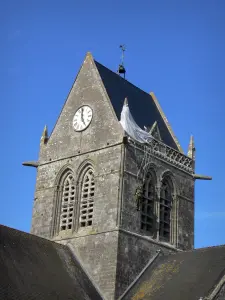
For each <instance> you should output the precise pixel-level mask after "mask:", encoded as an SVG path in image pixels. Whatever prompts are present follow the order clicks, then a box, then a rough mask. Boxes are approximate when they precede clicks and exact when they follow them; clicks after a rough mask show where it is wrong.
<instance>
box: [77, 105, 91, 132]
mask: <svg viewBox="0 0 225 300" xmlns="http://www.w3.org/2000/svg"><path fill="white" fill-rule="evenodd" d="M92 116H93V113H92V109H91V108H90V107H89V106H87V105H84V106H81V107H80V108H79V109H78V110H77V111H76V113H75V115H74V117H73V128H74V129H75V130H76V131H82V130H84V129H86V128H87V127H88V125H89V124H90V123H91V120H92Z"/></svg>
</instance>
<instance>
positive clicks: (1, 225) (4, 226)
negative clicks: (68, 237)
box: [0, 224, 67, 248]
mask: <svg viewBox="0 0 225 300" xmlns="http://www.w3.org/2000/svg"><path fill="white" fill-rule="evenodd" d="M1 228H6V229H7V230H11V231H14V232H18V233H20V234H23V235H24V236H31V237H32V238H37V239H39V240H44V241H46V242H47V243H51V244H54V245H58V246H62V247H63V248H67V247H66V246H65V245H63V244H59V243H57V242H55V241H52V240H49V239H47V238H44V237H41V236H39V235H36V234H33V233H30V232H26V231H23V230H19V229H16V228H13V227H9V226H6V225H3V224H0V229H1Z"/></svg>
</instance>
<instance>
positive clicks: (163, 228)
mask: <svg viewBox="0 0 225 300" xmlns="http://www.w3.org/2000/svg"><path fill="white" fill-rule="evenodd" d="M172 195H173V188H172V184H171V181H170V180H169V178H164V179H163V181H162V185H161V191H160V203H159V213H160V216H159V219H160V224H159V237H160V238H161V239H163V240H165V241H168V242H169V241H170V235H171V209H172V201H173V196H172Z"/></svg>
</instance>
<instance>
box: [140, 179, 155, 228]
mask: <svg viewBox="0 0 225 300" xmlns="http://www.w3.org/2000/svg"><path fill="white" fill-rule="evenodd" d="M154 200H155V187H154V181H153V178H152V176H151V175H150V174H149V175H148V176H147V179H146V181H145V183H144V186H143V198H142V203H141V229H142V230H144V231H147V232H149V233H153V225H154V223H153V222H154Z"/></svg>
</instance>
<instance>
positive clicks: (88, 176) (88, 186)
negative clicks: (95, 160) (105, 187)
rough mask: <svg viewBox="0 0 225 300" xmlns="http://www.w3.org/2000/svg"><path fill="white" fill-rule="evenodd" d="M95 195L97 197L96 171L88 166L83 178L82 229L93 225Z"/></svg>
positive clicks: (80, 224) (81, 197)
mask: <svg viewBox="0 0 225 300" xmlns="http://www.w3.org/2000/svg"><path fill="white" fill-rule="evenodd" d="M94 195H95V180H94V171H93V168H92V167H91V166H88V167H87V168H86V169H85V171H84V173H83V178H82V182H81V193H80V218H79V226H80V227H86V226H91V225H92V222H93V208H94Z"/></svg>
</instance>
